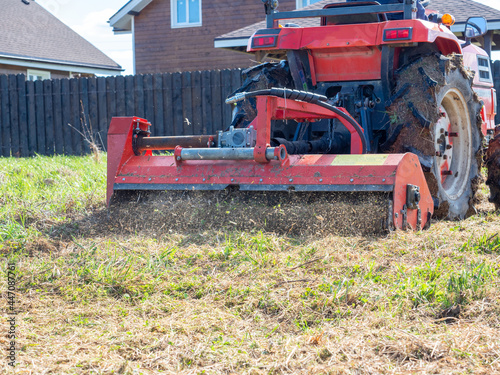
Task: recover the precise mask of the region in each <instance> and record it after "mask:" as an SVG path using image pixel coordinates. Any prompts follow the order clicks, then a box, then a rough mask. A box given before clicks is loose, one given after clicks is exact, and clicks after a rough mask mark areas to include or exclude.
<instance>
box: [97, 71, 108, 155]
mask: <svg viewBox="0 0 500 375" xmlns="http://www.w3.org/2000/svg"><path fill="white" fill-rule="evenodd" d="M97 103H98V110H97V112H98V125H97V131H98V132H99V134H100V135H101V142H102V148H103V150H107V145H108V142H107V141H108V126H109V120H110V119H109V117H108V108H107V91H106V78H105V77H99V78H97Z"/></svg>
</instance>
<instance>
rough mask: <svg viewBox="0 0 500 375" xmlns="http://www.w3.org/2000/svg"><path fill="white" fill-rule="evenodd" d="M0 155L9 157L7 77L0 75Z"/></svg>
mask: <svg viewBox="0 0 500 375" xmlns="http://www.w3.org/2000/svg"><path fill="white" fill-rule="evenodd" d="M0 112H1V118H0V137H1V144H0V147H1V148H2V149H1V152H0V154H1V155H2V156H4V157H9V156H10V145H11V139H10V111H9V77H8V76H6V75H0Z"/></svg>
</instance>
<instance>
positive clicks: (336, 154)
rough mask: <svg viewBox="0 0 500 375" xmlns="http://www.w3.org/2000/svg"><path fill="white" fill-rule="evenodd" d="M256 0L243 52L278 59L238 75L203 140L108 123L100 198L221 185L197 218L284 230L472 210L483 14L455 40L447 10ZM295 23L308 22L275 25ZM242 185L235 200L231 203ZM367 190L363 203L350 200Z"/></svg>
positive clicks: (487, 90)
mask: <svg viewBox="0 0 500 375" xmlns="http://www.w3.org/2000/svg"><path fill="white" fill-rule="evenodd" d="M263 2H264V3H265V8H266V19H267V27H266V28H265V29H262V30H258V31H257V32H255V33H254V35H253V36H252V37H251V39H250V41H249V45H248V51H249V52H254V53H256V54H257V55H259V56H260V57H261V58H262V59H263V58H264V57H268V58H271V59H274V60H278V61H279V62H276V63H272V62H269V63H264V64H261V65H258V66H256V67H253V68H249V69H247V70H246V71H245V72H244V73H245V74H246V76H247V80H246V81H245V83H244V85H243V86H242V87H241V88H240V89H239V90H237V91H236V92H235V93H233V94H232V95H231V97H230V98H228V100H227V101H226V102H227V103H231V104H235V108H234V112H233V113H234V116H233V121H232V124H231V125H230V126H229V127H228V129H227V130H226V131H220V132H218V133H217V134H213V135H204V136H186V137H150V136H149V134H150V133H149V126H151V124H149V123H148V122H147V121H146V120H143V119H139V118H118V119H114V120H113V122H112V123H111V126H110V130H109V133H108V202H109V201H110V200H111V198H112V196H113V195H116V194H115V193H119V192H122V191H136V190H167V191H169V192H173V191H174V192H175V191H177V192H180V194H177V195H175V199H174V201H175V202H177V201H178V200H181V199H183V198H185V197H186V195H188V193H187V192H191V191H193V190H194V191H198V192H199V191H209V192H211V193H213V192H214V191H218V192H219V193H218V194H219V196H218V197H217V198H216V199H215V200H214V199H208V200H205V201H204V202H208V204H207V207H205V208H203V209H202V210H201V211H203V213H204V214H205V216H204V218H203V219H199V220H198V221H199V222H205V219H206V218H207V217H209V218H212V219H213V220H216V221H221V222H223V221H225V222H229V223H233V222H236V221H238V220H241V219H243V221H244V222H245V223H248V222H251V223H253V224H255V223H261V224H263V225H264V226H265V227H266V226H269V225H270V223H274V224H275V225H272V226H271V229H272V228H276V227H280V228H282V229H283V228H284V229H285V231H287V230H288V231H295V230H292V229H293V228H298V227H300V225H302V226H305V227H311V226H312V227H314V228H317V227H318V226H320V227H321V228H324V227H337V226H339V225H343V224H347V227H348V228H350V229H348V230H350V231H352V229H353V228H355V227H357V228H358V229H359V231H360V232H363V231H366V228H367V227H368V228H369V227H371V226H373V227H377V228H378V229H383V230H387V229H392V228H408V227H411V228H414V229H418V228H422V227H425V226H427V225H429V223H430V218H431V216H432V214H433V213H435V214H437V215H438V216H440V217H448V218H452V219H455V218H458V219H460V218H464V217H465V216H466V215H468V214H470V213H472V212H473V198H474V193H475V190H476V189H477V186H478V183H479V181H480V168H481V165H482V157H483V156H482V151H483V148H482V147H483V143H484V142H483V139H485V137H486V139H489V138H491V137H492V135H493V130H494V116H495V112H496V108H495V107H496V94H495V90H494V89H493V82H492V74H491V68H490V60H489V57H488V55H487V53H486V52H485V51H483V50H482V49H480V48H478V47H476V46H475V45H472V44H471V43H470V40H471V39H472V38H474V37H477V36H480V35H483V34H484V33H485V32H486V21H485V20H484V18H477V17H475V18H471V19H469V20H468V22H467V25H466V30H465V35H466V38H467V40H466V41H460V40H458V39H457V37H456V36H455V35H454V34H453V33H452V32H451V31H450V30H449V29H448V27H446V24H451V23H452V22H453V17H451V16H450V15H439V14H433V15H430V19H431V21H427V20H421V19H417V18H416V15H417V10H418V9H417V3H416V1H415V0H404V2H403V3H398V4H384V5H381V4H380V3H378V2H376V1H365V2H348V3H335V4H329V5H326V6H325V7H324V8H323V9H317V10H303V11H293V12H281V13H278V12H276V6H277V1H276V0H263ZM297 19H299V20H300V21H296V22H298V23H301V22H303V21H304V20H305V21H306V23H308V24H310V22H311V20H313V21H314V19H316V22H317V24H316V25H315V26H314V25H308V26H305V27H301V26H299V25H297V24H295V23H284V22H281V23H280V21H281V20H297ZM288 22H290V21H288ZM228 125H229V124H228ZM493 142H500V140H497V141H493ZM154 150H173V151H174V152H173V155H153V153H152V151H154ZM488 163H489V165H490V166H491V170H490V177H491V178H490V179H489V182H490V183H491V185H490V186H491V190H492V198H493V199H495V202H496V203H497V204H498V203H499V200H500V194H499V195H496V196H495V191H496V192H497V194H498V191H499V187H498V181H496V180H495V178H496V177H495V176H497V177H498V175H499V174H498V171H499V170H500V166H499V162H497V161H495V155H490V158H489V159H488ZM491 171H493V172H491ZM495 173H496V175H495ZM495 184H496V185H495ZM495 189H496V190H495ZM221 192H224V193H223V195H222V196H221V194H222V193H221ZM226 192H229V193H226ZM239 192H244V193H245V194H244V198H243V200H242V202H243V205H242V206H236V203H235V201H234V199H233V197H234V196H236V195H237V194H236V193H239ZM247 193H251V194H254V197H258V198H257V199H253V198H249V196H248V194H247ZM189 194H190V193H189ZM342 194H343V195H342ZM374 194H375V198H373V199H371V200H370V202H369V203H368V199H364V198H360V196H363V195H364V197H367V196H374ZM377 194H378V195H377ZM270 197H272V199H271V198H270ZM189 201H190V202H193V197H191V198H189ZM214 201H216V202H217V204H213V202H214ZM197 202H198V203H199V201H197ZM210 202H211V203H212V205H211V206H210V204H211V203H210ZM198 203H197V204H196V207H197V208H198V209H199V207H200V204H198ZM250 203H251V204H252V205H253V207H255V206H258V207H259V208H258V209H248V207H249V205H250ZM343 203H347V206H344V207H343V208H342V209H340V210H339V209H336V208H335V207H336V206H335V205H338V204H343ZM369 204H373V205H375V206H377V207H374V208H373V209H372V208H370V207H368V205H369ZM287 205H289V206H291V207H293V209H290V210H287V209H286V207H287ZM170 206H172V204H171V205H170ZM208 206H210V207H208ZM262 206H267V207H268V208H269V209H268V210H267V211H266V210H262V209H261V208H262ZM305 206H310V207H314V208H313V210H312V211H308V212H306V211H303V207H305ZM234 207H240V208H238V209H235V208H234ZM241 207H243V208H241ZM355 207H357V208H355ZM382 211H383V213H381V212H382ZM218 214H219V215H218ZM233 214H234V215H233ZM252 214H254V215H253V216H252ZM172 217H175V218H177V219H175V220H173V221H174V222H175V223H177V221H178V218H179V216H178V215H177V216H176V215H174V214H172V213H170V214H168V218H172ZM360 217H363V218H364V219H373V220H372V221H371V222H370V223H365V224H363V223H364V222H363V221H360ZM290 218H295V219H302V222H301V223H300V224H297V223H295V222H293V223H289V222H288V221H287V220H288V219H290ZM196 220H197V217H196V216H193V215H189V221H190V223H192V222H194V221H196ZM315 223H316V224H315ZM318 223H319V224H318ZM359 223H362V224H361V225H359ZM243 226H244V227H245V226H246V225H243ZM314 228H313V230H315V229H314ZM378 229H376V231H378ZM298 232H300V230H298Z"/></svg>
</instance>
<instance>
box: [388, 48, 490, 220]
mask: <svg viewBox="0 0 500 375" xmlns="http://www.w3.org/2000/svg"><path fill="white" fill-rule="evenodd" d="M396 75H397V80H398V81H397V86H396V88H395V90H394V92H395V93H396V94H395V96H396V99H394V102H393V103H392V105H391V106H390V107H389V108H388V109H389V112H390V113H391V119H392V120H393V121H392V122H393V123H392V124H391V128H390V132H389V134H390V135H389V137H388V138H389V139H393V140H394V141H393V142H394V143H392V146H391V147H390V151H391V152H396V153H401V152H413V153H415V154H417V156H418V157H419V159H420V162H421V164H422V167H423V169H424V173H425V175H426V180H427V184H428V185H429V189H430V191H431V194H432V196H433V197H434V200H435V203H436V206H437V207H436V210H435V213H434V214H435V217H437V218H448V219H463V218H465V217H467V216H470V215H471V214H473V213H475V209H474V207H473V203H474V195H475V192H476V190H477V188H478V185H479V182H480V181H481V161H482V158H481V144H482V138H483V137H482V133H481V128H480V126H481V122H482V121H481V117H480V110H481V103H480V101H479V99H478V97H477V95H476V94H475V92H474V91H473V90H472V80H473V77H474V75H473V73H472V72H471V71H469V70H467V69H466V68H464V66H463V62H462V58H461V56H460V55H451V56H448V57H444V56H440V55H436V54H432V55H429V56H425V57H420V58H418V59H417V60H414V61H413V62H411V63H409V64H408V65H406V66H404V67H402V68H401V69H399V70H398V71H397V72H396ZM398 93H399V97H398Z"/></svg>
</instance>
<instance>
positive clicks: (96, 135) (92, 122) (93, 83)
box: [87, 77, 104, 150]
mask: <svg viewBox="0 0 500 375" xmlns="http://www.w3.org/2000/svg"><path fill="white" fill-rule="evenodd" d="M87 84H88V90H89V91H88V97H89V128H90V133H91V138H92V140H93V142H95V145H96V146H97V147H99V149H100V150H102V141H101V139H102V138H103V136H104V135H103V134H101V133H100V132H99V113H98V112H99V110H98V106H99V102H98V101H97V79H96V78H95V77H90V78H89V79H88V82H87Z"/></svg>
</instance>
